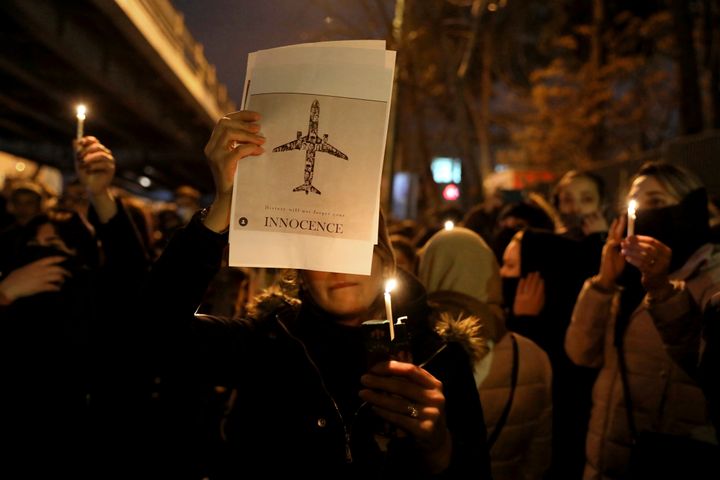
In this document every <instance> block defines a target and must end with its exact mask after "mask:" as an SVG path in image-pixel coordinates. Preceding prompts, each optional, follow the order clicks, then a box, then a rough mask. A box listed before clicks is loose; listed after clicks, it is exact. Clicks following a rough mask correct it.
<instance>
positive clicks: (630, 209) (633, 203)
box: [628, 199, 637, 218]
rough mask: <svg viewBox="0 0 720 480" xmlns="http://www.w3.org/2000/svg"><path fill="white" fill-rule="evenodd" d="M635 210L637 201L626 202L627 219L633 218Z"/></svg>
mask: <svg viewBox="0 0 720 480" xmlns="http://www.w3.org/2000/svg"><path fill="white" fill-rule="evenodd" d="M636 210H637V200H635V199H632V200H630V201H629V202H628V217H633V218H635V211H636Z"/></svg>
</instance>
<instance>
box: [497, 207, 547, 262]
mask: <svg viewBox="0 0 720 480" xmlns="http://www.w3.org/2000/svg"><path fill="white" fill-rule="evenodd" d="M526 228H534V229H538V230H546V231H550V232H552V231H554V230H555V222H554V221H553V217H552V216H551V215H550V212H548V211H547V210H546V209H545V208H543V207H541V206H540V205H538V204H537V203H536V202H535V201H533V200H530V199H527V200H521V201H518V202H514V203H509V204H507V205H505V206H504V207H503V208H502V209H501V210H500V213H499V214H498V217H497V225H496V229H495V233H494V235H493V236H492V238H491V239H489V240H487V239H485V240H486V241H487V242H488V244H489V245H490V246H491V247H492V250H493V252H494V253H495V258H496V259H497V261H498V263H502V261H503V255H504V253H505V248H506V247H507V246H508V243H510V240H511V239H512V238H513V236H514V235H515V234H516V233H517V232H519V231H521V230H524V229H526Z"/></svg>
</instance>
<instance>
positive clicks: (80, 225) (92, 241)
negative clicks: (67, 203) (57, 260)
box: [23, 208, 100, 267]
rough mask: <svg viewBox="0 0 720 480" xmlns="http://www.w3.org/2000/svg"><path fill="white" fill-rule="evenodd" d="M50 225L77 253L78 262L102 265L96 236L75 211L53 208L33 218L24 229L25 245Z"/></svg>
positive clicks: (94, 265)
mask: <svg viewBox="0 0 720 480" xmlns="http://www.w3.org/2000/svg"><path fill="white" fill-rule="evenodd" d="M48 223H49V224H50V225H52V226H53V228H55V231H56V232H57V234H58V236H59V237H60V238H62V240H63V242H65V245H67V246H68V248H71V249H73V250H75V251H76V252H77V258H78V260H79V261H80V262H81V263H82V264H84V265H88V266H91V267H96V266H98V265H99V263H100V251H99V248H98V243H97V240H96V238H95V235H94V234H93V233H92V232H91V231H90V229H89V228H88V227H87V225H85V222H83V220H82V218H80V215H78V213H77V212H75V211H74V210H67V209H64V208H53V209H51V210H49V211H47V212H46V213H42V214H40V215H38V216H36V217H35V218H33V219H32V220H31V221H30V222H29V223H28V224H27V225H26V226H25V229H24V231H23V232H24V235H25V237H24V240H25V241H24V244H27V243H28V241H30V240H31V239H33V238H35V236H36V235H37V232H38V230H39V229H40V227H41V226H42V225H45V224H48Z"/></svg>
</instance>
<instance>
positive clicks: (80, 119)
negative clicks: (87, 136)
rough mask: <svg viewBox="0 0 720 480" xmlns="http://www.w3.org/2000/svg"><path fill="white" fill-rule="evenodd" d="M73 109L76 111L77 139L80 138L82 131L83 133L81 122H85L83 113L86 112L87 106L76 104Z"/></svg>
mask: <svg viewBox="0 0 720 480" xmlns="http://www.w3.org/2000/svg"><path fill="white" fill-rule="evenodd" d="M75 111H76V112H77V115H75V116H76V117H77V133H76V135H75V138H77V140H80V139H81V138H82V137H83V135H84V133H83V124H84V123H85V114H86V113H87V108H85V105H82V104H81V105H78V106H77V107H75Z"/></svg>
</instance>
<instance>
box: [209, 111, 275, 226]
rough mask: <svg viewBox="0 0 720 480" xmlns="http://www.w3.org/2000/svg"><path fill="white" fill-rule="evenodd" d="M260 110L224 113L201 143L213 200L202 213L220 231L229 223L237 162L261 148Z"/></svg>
mask: <svg viewBox="0 0 720 480" xmlns="http://www.w3.org/2000/svg"><path fill="white" fill-rule="evenodd" d="M259 120H260V114H259V113H257V112H252V111H249V110H243V111H240V112H233V113H228V114H227V115H225V116H224V117H223V118H221V119H220V120H219V121H218V123H217V124H216V125H215V128H214V129H213V132H212V135H210V140H209V141H208V143H207V145H206V146H205V156H206V157H207V160H208V163H209V164H210V171H211V172H212V176H213V180H214V182H215V201H214V202H213V204H212V205H211V206H210V212H209V213H208V215H207V217H205V225H206V226H207V227H208V228H210V229H212V230H215V231H218V232H219V231H222V230H224V229H225V228H227V226H228V225H229V224H230V203H231V201H232V189H233V182H234V180H235V170H236V168H237V162H238V161H239V160H240V159H242V158H245V157H247V156H249V155H260V154H262V153H263V152H264V151H265V150H264V149H263V148H262V145H263V144H264V143H265V137H263V136H262V135H260V125H259V124H258V123H257V122H258V121H259Z"/></svg>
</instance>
